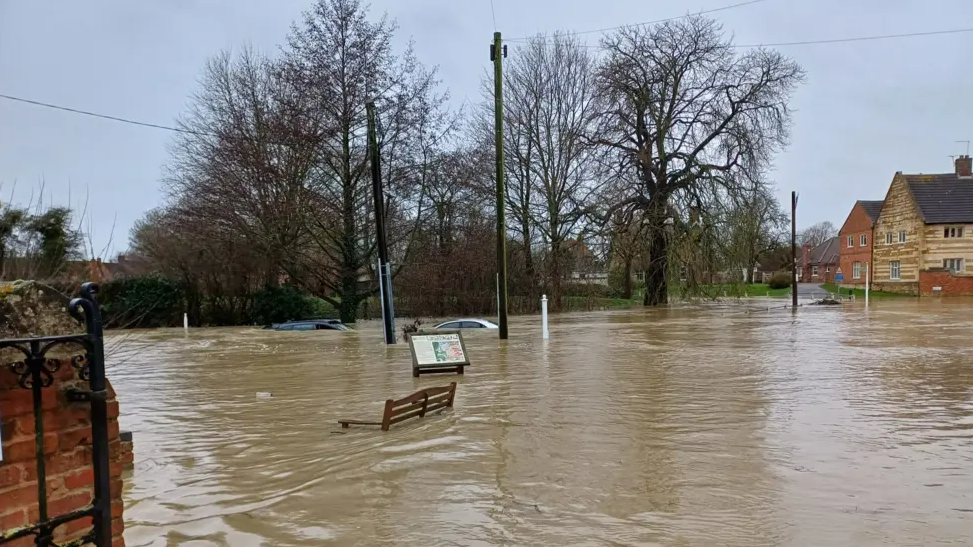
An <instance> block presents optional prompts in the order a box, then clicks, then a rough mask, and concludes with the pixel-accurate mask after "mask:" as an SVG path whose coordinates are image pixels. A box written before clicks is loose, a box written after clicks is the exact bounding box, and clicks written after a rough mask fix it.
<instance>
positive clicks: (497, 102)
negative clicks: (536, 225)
mask: <svg viewBox="0 0 973 547" xmlns="http://www.w3.org/2000/svg"><path fill="white" fill-rule="evenodd" d="M491 52H492V54H491V57H492V60H493V96H494V117H495V121H496V135H495V137H496V148H497V307H498V308H499V309H498V310H497V315H498V316H499V322H500V325H499V326H500V339H501V340H506V339H507V222H506V210H505V209H506V190H505V189H504V167H503V57H504V53H505V52H504V46H503V41H502V40H501V39H500V33H499V32H494V33H493V49H492V50H491Z"/></svg>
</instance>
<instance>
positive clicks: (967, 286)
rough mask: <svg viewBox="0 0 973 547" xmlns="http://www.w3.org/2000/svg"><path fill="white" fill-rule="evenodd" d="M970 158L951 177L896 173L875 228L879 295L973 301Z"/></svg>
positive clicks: (961, 159) (958, 164) (958, 163)
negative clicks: (972, 298)
mask: <svg viewBox="0 0 973 547" xmlns="http://www.w3.org/2000/svg"><path fill="white" fill-rule="evenodd" d="M971 167H973V165H971V159H970V156H968V155H964V156H959V157H958V158H957V159H956V163H955V171H954V172H953V173H945V174H935V175H924V174H918V175H910V174H903V173H902V172H901V171H900V172H897V173H896V174H895V176H894V177H893V179H892V184H891V185H890V186H889V190H888V193H887V195H886V197H885V205H884V206H883V207H882V211H881V213H880V214H879V217H878V221H877V222H876V223H875V238H876V239H877V241H876V242H875V246H874V250H873V253H872V256H873V263H874V276H873V278H872V279H873V280H874V285H875V289H876V290H882V291H892V292H899V293H905V294H921V295H924V296H929V295H937V294H943V295H947V294H948V295H973V263H971V262H973V173H971Z"/></svg>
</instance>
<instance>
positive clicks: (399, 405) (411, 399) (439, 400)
mask: <svg viewBox="0 0 973 547" xmlns="http://www.w3.org/2000/svg"><path fill="white" fill-rule="evenodd" d="M455 395H456V382H453V383H451V384H449V385H448V386H441V387H430V388H426V389H423V390H420V391H417V392H415V393H413V394H412V395H409V396H408V397H405V398H403V399H399V400H398V401H395V400H392V399H389V400H387V401H385V414H384V415H382V421H381V422H360V421H357V420H338V423H339V424H341V428H342V429H346V428H348V427H349V426H353V425H380V426H382V431H388V430H389V427H391V426H392V424H397V423H399V422H402V421H405V420H408V419H409V418H422V417H424V416H425V415H426V413H428V412H432V411H434V410H440V409H443V408H451V407H452V406H453V396H455Z"/></svg>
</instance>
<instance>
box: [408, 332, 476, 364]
mask: <svg viewBox="0 0 973 547" xmlns="http://www.w3.org/2000/svg"><path fill="white" fill-rule="evenodd" d="M409 346H410V347H411V348H412V364H413V366H418V367H423V366H436V365H468V364H470V360H469V358H468V357H467V356H466V347H465V345H464V344H463V336H462V335H461V334H460V333H459V332H442V333H436V334H431V333H425V332H421V333H416V334H413V335H411V336H410V337H409Z"/></svg>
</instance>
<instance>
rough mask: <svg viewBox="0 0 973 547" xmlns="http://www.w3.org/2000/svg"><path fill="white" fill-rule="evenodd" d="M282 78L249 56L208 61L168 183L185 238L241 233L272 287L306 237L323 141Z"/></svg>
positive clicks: (173, 150) (181, 124)
mask: <svg viewBox="0 0 973 547" xmlns="http://www.w3.org/2000/svg"><path fill="white" fill-rule="evenodd" d="M278 73H279V69H278V67H277V65H276V64H275V63H274V62H273V61H271V60H269V59H267V58H264V57H262V56H260V55H259V54H257V53H256V52H254V51H252V50H244V51H243V52H242V53H241V54H240V55H239V56H237V57H234V56H232V55H231V54H229V53H222V54H220V55H218V56H217V57H215V58H213V59H211V60H210V61H209V62H208V63H207V64H206V68H205V70H204V72H203V76H202V78H201V80H200V81H201V87H200V89H199V91H197V92H196V93H195V94H194V95H193V97H192V102H191V107H190V110H189V112H188V113H187V114H185V115H184V116H183V117H182V118H181V119H180V121H179V128H180V129H181V130H182V132H181V133H179V134H178V135H177V137H176V139H175V141H174V142H173V143H172V145H171V147H170V157H171V159H170V162H169V165H168V166H167V173H166V177H165V184H166V188H167V190H168V192H169V198H170V201H171V202H172V203H174V204H176V206H177V207H178V208H180V211H179V214H178V215H177V216H178V217H179V218H180V219H182V220H183V221H185V222H187V223H188V224H187V228H183V229H184V230H185V229H198V228H200V227H201V225H207V226H216V227H219V228H221V229H225V230H232V231H233V232H235V233H236V234H239V235H240V236H241V237H242V238H243V239H244V240H245V241H246V242H247V243H248V244H249V245H250V246H251V247H252V248H253V249H254V250H256V251H257V252H258V253H260V255H261V256H263V257H264V258H265V262H266V264H265V266H264V267H263V268H262V270H263V271H264V272H265V273H266V279H265V280H264V281H265V283H267V284H268V285H275V284H276V283H277V280H278V278H279V272H280V270H281V268H282V267H283V266H284V264H285V263H286V262H287V260H288V259H289V257H290V256H291V255H292V253H293V250H294V249H295V247H296V246H297V245H298V243H300V242H301V240H302V238H303V237H305V235H306V234H305V224H304V222H303V221H302V220H303V219H302V217H301V213H302V212H303V210H304V207H305V203H306V201H307V192H306V181H307V177H308V173H309V172H310V171H311V169H312V168H313V167H314V160H315V150H314V145H315V144H316V142H317V141H318V140H319V138H320V133H321V132H322V130H321V129H320V127H318V126H317V125H316V123H317V122H316V120H312V119H308V118H307V117H305V116H303V114H302V113H301V112H300V111H299V110H297V109H295V108H293V106H292V105H291V104H289V103H288V100H287V98H288V97H289V96H292V95H293V94H294V92H293V90H292V89H289V88H288V84H287V82H286V81H284V80H283V79H282V78H280V77H279V76H278ZM189 202H191V203H192V207H185V204H186V203H189ZM189 227H192V228H189ZM172 228H173V230H176V231H178V230H179V228H178V227H176V226H173V227H172ZM172 233H176V232H175V231H174V232H172Z"/></svg>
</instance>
